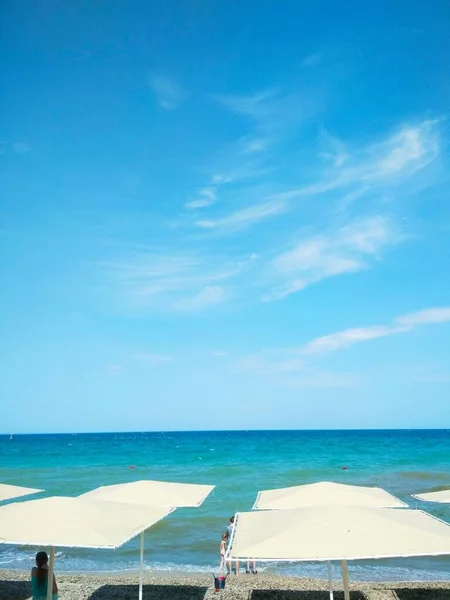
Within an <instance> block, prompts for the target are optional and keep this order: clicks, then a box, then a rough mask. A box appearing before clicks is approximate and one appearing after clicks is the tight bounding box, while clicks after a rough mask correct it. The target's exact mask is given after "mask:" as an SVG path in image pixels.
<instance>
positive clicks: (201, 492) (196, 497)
mask: <svg viewBox="0 0 450 600" xmlns="http://www.w3.org/2000/svg"><path fill="white" fill-rule="evenodd" d="M213 489H214V486H213V485H199V484H196V483H172V482H170V481H153V480H150V479H144V480H141V481H132V482H131V483H118V484H115V485H103V486H101V487H99V488H97V489H95V490H92V491H91V492H87V493H86V494H82V495H81V496H80V498H93V499H96V500H105V501H113V502H124V503H127V504H143V505H145V506H175V507H182V506H200V505H201V504H202V502H203V501H204V500H205V498H206V497H207V496H208V495H209V494H210V493H211V492H212V490H213Z"/></svg>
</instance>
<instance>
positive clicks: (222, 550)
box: [220, 531, 228, 569]
mask: <svg viewBox="0 0 450 600" xmlns="http://www.w3.org/2000/svg"><path fill="white" fill-rule="evenodd" d="M227 540H228V533H227V532H226V531H224V532H223V533H222V540H221V542H220V568H221V569H226V566H227V565H226V562H225V552H226V551H227Z"/></svg>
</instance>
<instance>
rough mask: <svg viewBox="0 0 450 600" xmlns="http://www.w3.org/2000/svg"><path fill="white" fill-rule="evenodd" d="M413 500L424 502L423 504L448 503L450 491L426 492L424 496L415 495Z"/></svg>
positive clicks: (449, 501)
mask: <svg viewBox="0 0 450 600" xmlns="http://www.w3.org/2000/svg"><path fill="white" fill-rule="evenodd" d="M413 498H417V499H418V500H424V501H425V502H442V503H450V489H449V490H441V491H440V492H427V493H426V494H416V495H415V496H413Z"/></svg>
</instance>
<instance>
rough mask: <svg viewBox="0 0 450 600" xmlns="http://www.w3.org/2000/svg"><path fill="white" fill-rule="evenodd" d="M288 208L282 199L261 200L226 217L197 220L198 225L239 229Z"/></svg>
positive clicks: (226, 229) (211, 227)
mask: <svg viewBox="0 0 450 600" xmlns="http://www.w3.org/2000/svg"><path fill="white" fill-rule="evenodd" d="M286 210H287V204H286V203H285V202H282V201H270V202H261V203H260V204H254V205H253V206H248V207H247V208H243V209H242V210H238V211H236V212H234V213H231V214H230V215H228V216H226V217H221V218H218V219H209V220H204V219H203V220H199V221H196V223H195V224H196V225H197V227H200V228H202V229H210V230H216V231H221V232H224V231H225V232H230V231H237V230H239V229H245V228H247V227H249V226H250V225H254V224H255V223H259V222H260V221H264V220H265V219H268V218H271V217H274V216H276V215H279V214H281V213H283V212H285V211H286Z"/></svg>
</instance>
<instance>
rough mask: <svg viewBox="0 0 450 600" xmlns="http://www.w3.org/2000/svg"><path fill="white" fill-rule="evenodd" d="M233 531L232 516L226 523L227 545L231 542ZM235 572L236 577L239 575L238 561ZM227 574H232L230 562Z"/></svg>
mask: <svg viewBox="0 0 450 600" xmlns="http://www.w3.org/2000/svg"><path fill="white" fill-rule="evenodd" d="M233 529H234V515H233V516H232V517H230V522H229V523H228V527H227V533H228V544H229V543H230V542H231V535H232V533H233ZM235 570H236V575H239V561H238V560H237V561H236V563H235ZM228 572H229V573H230V575H231V573H232V572H233V565H232V564H231V560H230V561H229V562H228Z"/></svg>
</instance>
